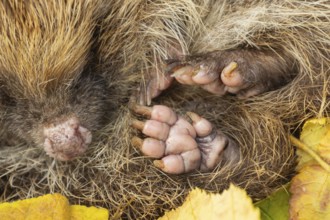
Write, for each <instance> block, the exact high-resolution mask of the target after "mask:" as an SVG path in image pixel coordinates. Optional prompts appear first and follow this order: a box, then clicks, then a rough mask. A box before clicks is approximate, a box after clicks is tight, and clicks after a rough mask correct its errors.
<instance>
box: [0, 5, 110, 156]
mask: <svg viewBox="0 0 330 220" xmlns="http://www.w3.org/2000/svg"><path fill="white" fill-rule="evenodd" d="M100 3H101V2H100V1H99V3H98V2H97V1H96V2H94V3H91V2H86V3H82V2H79V1H54V2H46V1H41V2H25V1H13V2H11V1H4V2H2V3H1V5H0V10H1V18H0V19H1V22H2V23H1V28H0V38H1V39H0V41H1V43H0V44H1V48H2V52H1V54H0V56H1V58H0V60H1V61H0V85H1V87H0V95H1V97H0V107H1V108H0V111H1V114H2V115H3V116H2V120H1V127H0V129H1V131H2V132H3V133H4V134H3V137H8V138H5V139H3V140H1V141H2V142H4V143H3V144H5V145H6V144H7V145H8V144H9V145H10V144H11V145H13V144H18V143H26V144H27V145H35V146H39V147H40V148H43V149H44V150H45V152H46V153H47V154H48V155H49V156H51V157H54V158H56V159H58V160H64V161H65V160H70V159H73V158H75V157H77V156H79V155H81V154H82V153H84V152H85V151H86V149H87V147H88V145H89V144H90V143H91V141H92V132H94V131H96V130H98V129H100V128H101V127H102V126H103V125H104V122H105V121H106V118H104V112H106V111H107V110H108V109H109V107H108V106H107V105H108V104H109V103H108V101H107V96H108V94H107V91H108V88H107V86H108V85H107V84H106V83H105V80H104V79H103V78H104V76H102V74H98V73H96V72H93V71H92V70H91V68H89V67H88V65H87V63H89V62H91V56H90V54H91V51H92V43H93V34H94V32H95V26H96V21H97V15H99V14H100V12H99V10H100V8H99V7H100ZM50 9H52V10H50ZM57 9H58V10H57ZM96 11H97V12H98V13H96ZM78 94H79V95H78ZM5 142H7V143H5Z"/></svg>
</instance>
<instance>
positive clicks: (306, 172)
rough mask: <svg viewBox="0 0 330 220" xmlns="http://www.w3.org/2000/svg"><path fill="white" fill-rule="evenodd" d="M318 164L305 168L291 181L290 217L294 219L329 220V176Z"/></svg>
mask: <svg viewBox="0 0 330 220" xmlns="http://www.w3.org/2000/svg"><path fill="white" fill-rule="evenodd" d="M329 174H330V173H329V172H326V171H325V170H324V169H323V168H322V167H321V166H319V165H318V164H314V165H309V166H305V167H303V168H302V169H301V171H300V173H299V175H297V176H295V177H294V178H293V179H292V182H291V187H290V192H291V193H292V196H291V199H290V217H291V219H292V220H295V219H306V220H313V219H315V220H320V219H330V181H329V180H330V176H329Z"/></svg>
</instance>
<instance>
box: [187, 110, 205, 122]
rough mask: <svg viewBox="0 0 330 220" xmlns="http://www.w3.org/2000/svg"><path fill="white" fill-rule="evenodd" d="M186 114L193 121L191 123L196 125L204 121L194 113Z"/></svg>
mask: <svg viewBox="0 0 330 220" xmlns="http://www.w3.org/2000/svg"><path fill="white" fill-rule="evenodd" d="M186 114H187V116H188V117H189V118H190V119H191V121H192V122H193V123H196V122H198V121H200V120H201V119H202V118H201V116H199V115H197V114H196V113H194V112H187V113H186Z"/></svg>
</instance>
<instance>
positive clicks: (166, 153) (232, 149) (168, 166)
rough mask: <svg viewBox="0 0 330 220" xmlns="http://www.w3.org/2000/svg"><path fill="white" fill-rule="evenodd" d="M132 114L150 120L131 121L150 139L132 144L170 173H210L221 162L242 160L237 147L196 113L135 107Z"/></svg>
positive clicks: (134, 139)
mask: <svg viewBox="0 0 330 220" xmlns="http://www.w3.org/2000/svg"><path fill="white" fill-rule="evenodd" d="M133 111H134V112H135V113H136V114H138V115H141V116H144V117H147V118H148V120H146V121H144V122H143V121H139V120H134V121H133V122H132V127H134V128H136V129H138V130H140V131H141V132H142V133H143V134H144V135H146V136H147V137H146V138H145V139H140V138H138V137H133V138H132V145H133V146H135V147H137V148H139V150H140V151H141V152H142V153H143V154H144V155H146V156H149V157H152V158H156V159H158V160H155V161H154V164H155V165H156V166H157V167H158V168H160V169H162V170H163V171H165V172H167V173H171V174H182V173H188V172H192V171H194V170H200V171H210V170H212V169H214V168H215V167H216V166H217V165H218V164H219V163H220V162H221V161H222V160H226V161H228V160H229V161H233V162H234V161H237V160H238V159H239V153H238V149H237V147H236V144H234V142H233V141H232V140H230V139H229V138H228V137H227V136H226V135H224V134H223V133H222V132H221V131H219V130H217V129H214V128H213V126H212V124H211V123H210V122H209V121H207V120H206V119H204V118H202V117H200V116H199V115H197V114H195V113H193V112H188V113H187V117H181V116H178V115H177V114H176V113H175V112H174V111H173V110H172V109H170V108H168V107H166V106H164V105H155V106H153V107H145V106H140V105H135V106H134V108H133Z"/></svg>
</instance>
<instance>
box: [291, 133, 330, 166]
mask: <svg viewBox="0 0 330 220" xmlns="http://www.w3.org/2000/svg"><path fill="white" fill-rule="evenodd" d="M289 138H290V141H291V142H292V144H293V145H295V146H296V147H297V148H299V149H301V150H303V151H305V152H306V153H308V154H309V155H310V156H311V157H312V158H313V159H314V160H316V161H317V162H318V163H319V164H320V166H321V167H323V169H325V170H326V171H328V172H330V166H329V164H328V163H327V162H325V161H324V160H323V159H322V158H321V157H320V156H319V155H317V153H315V152H314V151H313V150H312V149H310V148H309V147H308V146H307V145H306V144H304V143H303V142H301V141H300V140H298V139H297V138H295V137H294V136H292V135H290V136H289Z"/></svg>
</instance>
